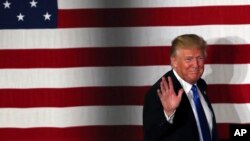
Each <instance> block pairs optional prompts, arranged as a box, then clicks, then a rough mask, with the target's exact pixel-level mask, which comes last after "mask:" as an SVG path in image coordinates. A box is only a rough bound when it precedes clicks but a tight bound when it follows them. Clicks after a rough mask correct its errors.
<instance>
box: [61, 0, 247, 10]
mask: <svg viewBox="0 0 250 141" xmlns="http://www.w3.org/2000/svg"><path fill="white" fill-rule="evenodd" d="M247 4H250V1H249V0H206V1H204V0H58V8H59V9H81V8H84V9H85V8H86V9H87V8H140V7H141V8H142V7H191V6H217V5H224V6H225V5H247Z"/></svg>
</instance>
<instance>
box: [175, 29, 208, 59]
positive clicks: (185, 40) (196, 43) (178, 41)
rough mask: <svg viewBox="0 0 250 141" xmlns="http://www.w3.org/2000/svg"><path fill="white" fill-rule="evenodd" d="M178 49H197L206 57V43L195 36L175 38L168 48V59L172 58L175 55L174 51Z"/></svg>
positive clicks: (188, 35)
mask: <svg viewBox="0 0 250 141" xmlns="http://www.w3.org/2000/svg"><path fill="white" fill-rule="evenodd" d="M180 48H191V49H192V48H198V49H200V50H201V51H202V52H203V53H204V55H205V57H206V55H207V52H206V48H207V43H206V41H205V40H204V39H203V38H202V37H200V36H198V35H196V34H183V35H180V36H178V37H176V38H175V39H174V40H173V41H172V45H171V48H170V57H173V56H175V55H176V51H177V50H178V49H180Z"/></svg>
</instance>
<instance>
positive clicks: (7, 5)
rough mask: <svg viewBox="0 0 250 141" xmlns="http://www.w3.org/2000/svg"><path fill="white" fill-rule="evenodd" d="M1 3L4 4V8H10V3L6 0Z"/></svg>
mask: <svg viewBox="0 0 250 141" xmlns="http://www.w3.org/2000/svg"><path fill="white" fill-rule="evenodd" d="M3 5H4V8H5V9H6V8H10V5H11V3H10V2H8V1H7V0H6V2H5V3H3Z"/></svg>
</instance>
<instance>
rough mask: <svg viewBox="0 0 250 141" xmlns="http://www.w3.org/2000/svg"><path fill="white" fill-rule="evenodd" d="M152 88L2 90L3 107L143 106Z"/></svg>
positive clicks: (0, 102)
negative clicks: (148, 91)
mask: <svg viewBox="0 0 250 141" xmlns="http://www.w3.org/2000/svg"><path fill="white" fill-rule="evenodd" d="M148 88H149V87H85V88H65V89H55V88H54V89H49V88H47V89H0V107H19V108H25V107H67V106H86V105H139V104H140V105H142V104H143V99H144V95H145V94H146V92H147V90H148Z"/></svg>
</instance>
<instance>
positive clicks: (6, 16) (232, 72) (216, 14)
mask: <svg viewBox="0 0 250 141" xmlns="http://www.w3.org/2000/svg"><path fill="white" fill-rule="evenodd" d="M184 33H195V34H198V35H200V36H202V37H204V39H205V40H206V41H207V42H208V45H209V48H208V58H207V61H206V63H207V64H206V71H205V73H204V75H203V78H204V79H205V80H206V81H207V83H208V95H209V98H210V100H211V102H212V103H213V107H214V110H215V114H216V118H217V123H218V128H219V134H220V137H221V139H229V138H230V134H229V130H230V127H231V125H235V124H239V125H243V124H249V123H250V95H249V92H250V63H249V62H250V45H249V44H250V0H0V140H1V141H16V140H23V141H123V140H124V141H140V140H142V139H143V134H142V108H143V106H142V105H143V100H144V95H145V93H146V92H147V90H148V89H149V87H150V86H151V85H152V84H153V83H154V82H156V80H158V79H159V78H160V77H161V76H162V75H163V74H164V73H165V72H167V71H168V70H170V69H171V67H170V66H169V55H168V54H169V46H170V45H171V41H172V39H173V38H175V37H176V36H178V35H180V34H184Z"/></svg>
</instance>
